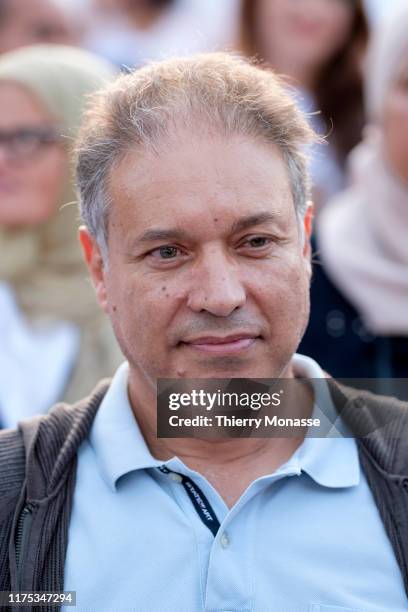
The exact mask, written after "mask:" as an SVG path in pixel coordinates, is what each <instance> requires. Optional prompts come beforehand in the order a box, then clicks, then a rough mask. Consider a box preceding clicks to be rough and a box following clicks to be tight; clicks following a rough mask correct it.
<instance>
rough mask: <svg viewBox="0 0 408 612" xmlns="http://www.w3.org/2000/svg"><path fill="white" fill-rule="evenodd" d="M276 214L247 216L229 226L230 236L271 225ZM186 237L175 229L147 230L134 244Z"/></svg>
mask: <svg viewBox="0 0 408 612" xmlns="http://www.w3.org/2000/svg"><path fill="white" fill-rule="evenodd" d="M277 216H278V215H277V214H276V213H275V214H272V213H270V212H261V213H257V214H254V215H248V216H246V217H242V218H241V219H238V220H237V221H234V223H233V224H232V225H231V230H230V233H231V234H235V233H237V232H240V231H242V230H245V229H248V228H249V227H253V226H254V225H260V224H262V223H271V222H273V221H275V220H276V218H277ZM187 237H188V234H187V232H185V231H184V230H180V229H177V228H170V229H159V228H158V229H149V230H147V231H146V232H144V233H143V234H142V235H141V236H140V237H139V238H138V239H137V241H136V242H155V241H158V240H183V239H186V238H187Z"/></svg>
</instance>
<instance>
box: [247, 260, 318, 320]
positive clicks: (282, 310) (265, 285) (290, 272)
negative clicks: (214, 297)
mask: <svg viewBox="0 0 408 612" xmlns="http://www.w3.org/2000/svg"><path fill="white" fill-rule="evenodd" d="M253 282H254V283H256V285H253V286H254V287H255V290H254V292H255V294H256V295H257V299H258V301H259V302H260V303H261V304H262V309H263V311H264V312H265V313H267V316H268V318H269V320H270V323H271V326H272V329H274V328H276V322H277V321H284V320H285V321H290V322H291V325H290V327H291V328H293V329H295V328H297V327H299V326H302V325H303V323H302V321H303V320H304V318H305V317H307V316H308V312H309V287H310V265H309V262H308V260H307V258H306V257H302V256H301V255H298V254H293V255H291V256H290V257H288V258H286V259H285V261H281V262H279V265H277V266H273V267H271V268H270V269H269V270H265V271H263V273H262V274H260V275H258V276H255V277H254V281H253Z"/></svg>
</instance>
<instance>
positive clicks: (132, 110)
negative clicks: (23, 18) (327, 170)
mask: <svg viewBox="0 0 408 612" xmlns="http://www.w3.org/2000/svg"><path fill="white" fill-rule="evenodd" d="M181 126H183V128H184V129H188V130H191V133H194V132H196V131H197V129H199V127H198V126H201V128H202V127H205V128H206V129H207V130H210V131H211V132H216V133H217V134H220V135H223V136H226V137H228V136H233V135H240V136H246V137H248V138H251V139H256V140H258V141H260V142H263V143H265V142H266V143H269V144H272V145H275V146H277V147H278V148H279V150H280V152H281V154H282V156H283V159H284V161H285V163H286V165H287V169H288V174H289V179H290V184H291V190H292V197H293V201H294V206H295V210H296V214H297V217H298V220H299V222H300V223H301V221H302V220H303V218H304V215H305V212H306V209H307V205H308V198H309V192H310V186H309V180H308V172H307V164H306V156H305V149H306V147H307V146H308V145H310V144H312V143H313V142H314V141H315V140H316V135H315V133H314V132H313V130H312V128H311V127H310V125H309V123H308V121H307V119H306V117H305V116H304V115H303V113H301V112H300V111H299V109H298V108H297V106H296V104H295V102H294V101H293V99H292V97H291V96H290V94H289V93H288V91H287V86H286V85H285V84H284V83H283V82H282V81H281V79H280V78H278V77H277V76H276V75H275V74H274V73H273V72H272V71H271V70H266V69H263V68H261V67H259V66H255V65H253V64H252V63H250V62H249V61H247V60H244V59H242V58H240V57H238V56H236V55H232V54H228V53H209V54H203V55H196V56H193V57H189V58H182V59H181V58H176V59H170V60H166V61H163V62H157V63H152V64H149V65H148V66H146V67H144V68H142V69H139V70H136V71H134V72H132V73H130V74H125V75H122V76H120V77H119V78H118V79H117V80H116V81H115V82H113V83H112V84H111V85H109V86H108V87H107V88H106V89H104V90H102V91H101V92H98V93H97V94H96V95H95V96H94V97H93V99H92V103H91V105H90V108H89V110H88V112H87V113H86V114H85V120H84V123H83V128H82V130H81V132H80V135H79V139H78V143H77V153H76V154H77V160H76V162H77V163H76V170H77V186H78V197H79V203H80V211H81V215H82V219H83V221H84V223H85V224H86V225H87V227H88V230H89V232H90V233H91V235H92V236H93V237H94V238H95V240H96V241H97V243H98V245H99V247H100V248H101V251H102V254H103V256H104V259H105V258H107V240H108V215H109V208H110V206H111V201H110V197H109V190H108V182H109V177H110V175H111V172H112V170H113V169H114V167H115V164H118V163H119V162H120V160H121V159H123V157H124V156H125V155H126V153H127V152H128V151H129V150H130V149H131V148H132V149H134V148H135V147H139V148H140V149H143V147H145V148H149V149H150V150H152V151H155V152H159V151H160V144H161V143H163V141H164V140H165V139H166V138H169V137H170V136H171V135H172V134H175V133H176V132H177V129H180V127H181ZM301 226H302V225H301Z"/></svg>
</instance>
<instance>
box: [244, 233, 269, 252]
mask: <svg viewBox="0 0 408 612" xmlns="http://www.w3.org/2000/svg"><path fill="white" fill-rule="evenodd" d="M269 243H270V238H266V237H265V236H253V237H251V238H247V239H246V240H245V242H243V243H242V245H241V246H249V247H251V248H253V249H260V248H262V247H264V246H267V245H268V244H269Z"/></svg>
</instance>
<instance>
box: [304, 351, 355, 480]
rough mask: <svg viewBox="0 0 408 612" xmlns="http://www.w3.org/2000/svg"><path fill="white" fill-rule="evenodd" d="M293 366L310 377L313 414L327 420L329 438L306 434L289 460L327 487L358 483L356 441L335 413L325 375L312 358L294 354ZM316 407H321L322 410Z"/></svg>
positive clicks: (306, 376) (314, 416)
mask: <svg viewBox="0 0 408 612" xmlns="http://www.w3.org/2000/svg"><path fill="white" fill-rule="evenodd" d="M293 369H294V373H295V375H297V376H299V377H303V378H308V379H310V381H311V384H312V386H313V390H314V394H315V405H314V410H313V414H312V417H313V418H316V417H318V418H320V419H328V420H327V423H329V425H330V426H331V427H330V433H329V436H328V437H325V438H312V437H308V436H306V438H305V440H304V442H303V444H301V446H300V447H299V448H298V449H297V451H296V452H295V454H294V455H293V457H292V459H293V458H295V459H296V460H297V463H298V466H299V468H300V470H301V471H302V472H305V473H306V474H308V475H309V476H310V478H312V479H313V480H314V481H315V482H316V483H318V484H319V485H322V486H324V487H329V488H336V487H338V488H345V487H353V486H357V485H358V483H359V482H360V470H361V468H360V460H359V456H358V449H357V444H356V441H355V439H354V438H353V437H352V435H351V433H350V432H349V430H348V429H347V428H346V427H345V425H344V423H343V422H342V421H341V419H340V417H338V415H337V411H336V408H335V406H334V404H333V400H332V397H331V394H330V391H329V388H328V385H327V384H325V383H324V381H322V379H324V378H325V374H324V372H323V370H322V369H321V367H320V366H319V365H318V364H317V363H316V362H315V361H314V360H313V359H311V358H310V357H305V356H303V355H295V356H294V358H293ZM319 406H324V411H321V410H320V409H319Z"/></svg>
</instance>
